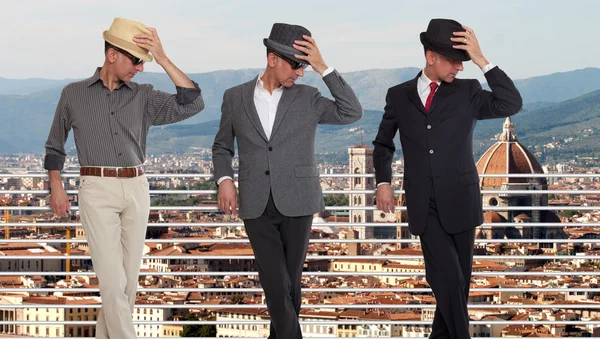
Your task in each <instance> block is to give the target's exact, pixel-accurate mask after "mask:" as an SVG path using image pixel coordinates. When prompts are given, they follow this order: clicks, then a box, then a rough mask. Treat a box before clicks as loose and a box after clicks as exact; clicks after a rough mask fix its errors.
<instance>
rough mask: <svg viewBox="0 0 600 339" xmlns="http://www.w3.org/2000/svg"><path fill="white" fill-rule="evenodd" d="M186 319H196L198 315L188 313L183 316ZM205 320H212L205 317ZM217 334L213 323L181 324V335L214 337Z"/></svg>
mask: <svg viewBox="0 0 600 339" xmlns="http://www.w3.org/2000/svg"><path fill="white" fill-rule="evenodd" d="M185 320H186V321H196V320H198V317H197V316H195V315H193V314H188V315H187V316H186V317H185ZM207 320H214V319H213V318H207ZM216 335H217V326H215V325H183V332H182V334H181V336H182V337H215V336H216Z"/></svg>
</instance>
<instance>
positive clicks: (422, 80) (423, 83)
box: [417, 70, 441, 94]
mask: <svg viewBox="0 0 600 339" xmlns="http://www.w3.org/2000/svg"><path fill="white" fill-rule="evenodd" d="M430 83H432V81H431V79H429V78H428V77H427V75H425V70H423V71H421V76H420V77H419V80H418V84H417V86H418V89H419V94H421V93H423V92H424V91H425V90H426V89H427V88H428V87H429V84H430ZM437 84H438V87H439V85H441V82H437Z"/></svg>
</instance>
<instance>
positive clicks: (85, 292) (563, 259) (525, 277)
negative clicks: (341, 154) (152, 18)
mask: <svg viewBox="0 0 600 339" xmlns="http://www.w3.org/2000/svg"><path fill="white" fill-rule="evenodd" d="M77 176H78V175H77V174H69V173H68V174H65V175H63V177H65V178H73V177H77ZM147 176H148V177H149V178H150V179H152V178H198V179H210V178H211V177H212V175H210V174H147ZM6 177H12V178H25V177H29V178H31V177H37V178H44V177H46V175H45V174H0V178H6ZM321 177H322V178H330V179H339V178H357V177H360V178H372V177H374V175H372V174H327V175H322V176H321ZM394 177H397V178H398V177H402V175H395V176H394ZM481 177H484V178H485V177H490V178H493V177H496V178H507V177H512V178H550V177H555V178H559V177H563V178H565V177H570V178H598V177H600V174H517V175H515V174H511V175H506V174H498V175H482V176H481ZM48 193H49V192H48V191H47V190H39V189H38V190H33V189H32V190H5V191H4V190H3V191H0V195H2V194H8V195H19V194H20V195H29V196H36V195H37V196H43V195H47V194H48ZM150 193H151V194H152V195H163V196H168V195H178V194H179V195H181V194H185V195H195V194H201V195H206V194H215V193H216V191H215V190H163V189H161V190H154V189H153V190H151V191H150ZM323 193H324V194H359V195H362V194H364V195H372V194H374V193H375V190H374V189H365V190H339V189H332V190H324V191H323ZM394 193H395V194H404V193H405V192H404V191H403V190H394ZM67 194H70V195H73V194H77V190H72V189H69V190H67ZM482 194H503V195H506V194H509V195H510V194H518V195H521V196H522V195H548V194H562V195H595V194H600V191H596V190H590V189H587V190H564V189H563V190H547V189H545V190H521V189H516V190H483V191H482ZM405 209H406V208H405V207H404V206H396V210H397V211H403V210H405ZM0 210H4V211H25V212H28V213H36V212H48V211H49V210H50V208H49V207H46V206H0ZM72 210H74V211H77V210H78V208H77V207H76V206H74V207H72ZM151 210H153V211H198V212H216V211H218V208H217V207H216V206H153V207H152V208H151ZM326 210H327V211H355V210H367V211H374V210H376V207H374V206H329V207H327V208H326ZM536 210H537V211H557V210H559V211H567V210H576V211H598V210H600V206H581V205H557V206H554V205H553V206H495V207H492V206H486V207H484V211H536ZM79 226H81V223H79V222H65V221H60V220H59V221H57V222H25V223H20V222H8V223H4V224H0V229H1V228H2V227H8V228H23V227H39V228H56V227H69V228H70V227H79ZM148 226H149V227H150V228H152V227H177V228H182V227H200V228H214V227H241V226H243V223H241V222H239V221H232V222H206V221H205V222H189V223H183V222H177V223H168V222H161V223H149V224H148ZM332 226H333V227H374V228H377V227H398V228H403V227H407V226H408V224H407V223H406V222H387V223H376V222H358V223H353V222H351V221H350V222H315V223H313V228H315V229H320V228H323V227H332ZM482 226H484V227H489V228H497V227H514V226H518V227H522V228H531V227H545V228H549V229H552V228H563V229H572V228H581V227H591V228H594V227H600V222H590V223H581V224H580V223H556V222H554V223H543V222H534V223H521V222H499V223H484V224H483V225H482ZM598 237H599V238H600V233H599V236H598ZM85 243H86V240H85V239H57V238H52V239H39V238H34V239H5V240H0V244H14V245H18V244H23V245H24V246H25V245H26V244H43V245H44V246H50V245H52V244H59V245H64V244H85ZM146 243H148V244H166V245H173V244H177V245H182V246H184V245H186V244H194V243H203V244H246V245H247V244H249V241H248V240H247V239H211V238H201V239H200V238H194V239H185V238H173V239H146ZM309 243H310V244H338V245H343V244H345V245H349V244H361V245H374V246H378V245H409V244H418V243H419V240H418V239H416V238H412V237H411V238H410V239H333V238H329V239H311V240H310V241H309ZM475 243H476V245H478V246H485V245H486V244H513V245H518V244H520V245H527V244H553V245H562V244H564V245H569V246H573V248H574V247H575V246H576V245H582V246H583V245H586V244H589V245H594V244H596V245H598V244H600V239H586V238H579V239H476V241H475ZM1 251H2V249H1V247H0V252H1ZM231 259H235V260H247V261H252V260H254V256H253V255H200V256H192V255H152V254H150V255H145V256H144V257H143V260H156V261H160V262H159V263H156V264H161V265H167V266H173V265H177V266H182V265H184V266H185V265H186V264H187V265H190V266H196V265H197V264H196V265H193V264H190V263H191V262H192V261H194V260H195V261H196V262H198V263H200V262H203V263H206V261H210V260H231ZM422 259H423V258H422V256H421V255H385V254H378V255H308V256H307V260H308V261H312V260H326V261H329V265H330V267H331V265H332V264H333V263H335V262H336V261H348V262H352V260H367V261H384V262H385V263H394V261H400V262H404V261H413V262H414V261H416V262H417V263H418V264H415V265H413V266H415V267H414V268H408V267H403V268H402V269H395V268H393V267H392V268H389V269H386V267H385V266H381V267H380V268H379V270H378V271H373V270H364V269H361V270H360V271H354V272H351V271H347V270H346V271H314V272H313V271H305V272H303V276H304V277H306V278H319V277H320V278H344V277H356V276H361V277H364V278H380V279H381V278H394V279H396V280H395V283H402V282H403V281H405V280H406V279H411V278H412V279H419V278H420V279H423V278H424V276H425V271H424V266H422V265H423V263H422ZM26 260H29V261H31V260H42V261H43V260H55V261H61V262H62V261H65V260H83V261H90V260H91V259H90V257H89V256H88V255H64V254H58V255H54V254H53V255H47V254H23V255H8V256H6V255H5V256H0V262H6V261H12V262H15V263H20V262H22V261H26ZM474 260H478V261H481V260H484V261H487V262H495V263H500V262H511V261H519V262H520V263H521V264H522V263H527V262H532V261H547V262H555V263H556V264H557V265H561V264H564V263H567V262H569V261H577V262H578V263H579V264H581V263H582V262H584V261H585V262H586V263H588V264H589V263H591V265H593V264H594V263H595V264H596V269H592V270H589V269H585V270H584V269H582V268H579V269H575V270H567V269H568V268H567V267H563V268H562V269H563V270H556V268H549V269H547V270H545V271H533V272H532V271H494V270H492V271H489V270H488V271H482V272H478V271H474V272H473V279H475V280H481V279H488V278H505V279H509V278H512V279H521V280H520V281H522V282H524V283H525V282H527V281H535V282H543V283H544V286H542V287H540V286H537V287H532V286H518V287H514V286H509V285H507V286H495V287H485V286H477V285H476V286H472V288H471V292H472V293H473V295H472V298H473V302H471V303H470V304H469V306H468V307H469V309H470V310H471V312H480V313H482V314H484V313H485V314H492V313H489V312H493V311H501V312H504V311H509V310H518V311H526V312H534V315H532V316H531V317H530V319H525V320H506V321H504V320H494V321H480V320H472V321H471V325H479V326H481V327H490V326H492V327H497V326H507V325H524V326H525V325H536V326H537V325H548V326H555V325H561V326H562V325H572V326H575V327H579V328H582V329H587V330H594V329H597V326H600V320H599V319H600V285H598V281H597V277H598V276H600V270H598V266H597V264H598V263H599V262H600V256H599V255H597V254H568V255H547V254H537V255H527V254H519V255H475V256H474ZM171 261H177V263H172V262H171ZM18 267H19V266H17V269H18ZM61 267H62V266H61ZM559 267H560V266H559ZM590 267H592V266H590ZM394 270H395V271H394ZM94 275H95V273H94V272H90V271H86V272H74V271H73V272H70V271H65V270H57V271H51V272H48V271H43V270H22V271H11V272H8V271H0V284H5V283H4V281H3V280H2V279H3V277H5V278H8V277H15V276H18V277H24V278H28V277H29V278H31V277H35V276H46V277H54V278H57V277H65V276H79V277H93V276H94ZM140 275H141V276H142V277H144V276H146V277H160V276H166V277H180V278H182V280H183V278H186V277H188V278H192V277H220V278H226V277H229V278H230V277H253V278H257V276H258V273H257V272H255V271H231V272H225V271H210V270H209V271H168V272H161V271H148V270H142V271H140ZM536 277H539V280H536V279H538V278H536ZM582 278H586V280H585V285H582V283H583V282H584V280H579V279H582ZM559 279H567V280H568V279H577V280H575V282H559ZM550 280H552V281H550ZM421 281H423V280H421ZM574 283H579V284H580V285H579V286H577V288H573V287H572V286H571V285H573V284H574ZM29 284H30V283H29ZM532 284H533V283H529V285H532ZM30 286H33V285H31V284H30ZM74 286H76V285H74ZM138 292H139V293H142V294H149V293H162V294H164V293H170V294H172V295H177V294H182V293H193V292H196V293H200V294H211V295H218V294H227V295H231V294H252V295H257V296H259V295H261V294H262V289H261V288H257V287H193V288H183V287H175V288H162V287H156V288H155V287H153V288H146V287H140V288H139V289H138ZM303 292H304V293H308V294H310V295H314V294H317V295H319V294H321V295H322V294H325V295H327V296H330V297H333V298H337V297H340V296H343V295H342V294H350V295H353V296H354V297H355V298H365V297H368V296H369V297H371V294H374V295H377V294H379V293H384V294H385V293H403V294H408V295H413V296H419V295H425V296H430V297H431V295H432V291H431V289H430V288H427V287H385V288H378V287H367V288H365V287H360V286H357V287H351V286H347V287H343V286H338V287H318V288H303ZM22 293H27V294H39V295H40V296H44V295H53V294H54V295H57V294H58V295H61V294H62V295H63V296H65V298H68V297H66V296H70V297H72V296H77V295H79V296H89V295H96V296H97V295H98V293H99V290H98V288H81V287H29V288H19V287H5V286H4V287H2V288H0V332H1V331H2V329H3V328H6V326H29V327H32V326H33V325H35V326H91V325H94V324H95V321H90V320H87V321H81V320H80V321H78V320H60V321H58V320H57V321H41V320H40V321H33V320H29V321H26V320H23V319H20V320H19V319H10V320H7V319H5V318H3V313H2V312H7V314H8V313H10V312H13V313H17V312H33V311H32V309H34V308H35V309H46V310H60V309H63V310H73V309H81V308H84V309H90V310H97V309H99V308H100V307H101V304H99V303H98V302H92V301H91V300H90V303H84V304H61V305H57V304H51V303H43V302H39V303H33V304H32V303H21V304H9V303H4V304H2V300H3V299H2V298H3V297H4V298H7V297H12V298H15V297H18V296H19V295H20V294H22ZM477 293H488V294H489V295H487V296H486V297H485V298H487V299H486V300H481V301H476V300H478V299H477ZM504 293H505V294H507V295H511V294H512V295H517V296H518V295H522V296H524V295H529V296H531V295H536V294H540V295H541V294H549V295H554V294H563V295H564V296H570V298H569V300H561V299H560V298H559V299H558V300H555V301H549V300H547V301H543V300H542V301H541V302H536V303H533V302H531V301H529V302H526V301H525V300H526V298H518V299H521V303H517V302H510V303H508V302H507V301H510V299H509V298H506V299H505V300H500V299H501V298H499V299H497V300H496V302H498V301H499V302H502V303H497V304H490V303H489V300H490V298H491V299H494V298H497V296H498V295H500V294H504ZM162 294H161V295H162ZM590 296H598V297H597V300H591V299H590ZM584 297H585V298H587V300H582V299H585V298H584ZM42 299H43V297H42ZM327 300H328V299H327V298H324V299H323V300H322V301H321V302H319V303H307V304H303V305H302V309H313V310H315V309H317V310H319V309H322V310H328V311H336V310H337V311H339V310H344V309H347V310H375V309H377V310H388V311H392V312H393V313H397V312H407V311H415V310H421V311H424V310H433V309H435V307H436V305H435V304H432V303H430V302H429V301H427V302H423V301H419V300H417V299H414V300H413V303H406V304H388V303H385V302H382V300H378V301H377V300H375V301H373V303H369V302H366V301H365V300H363V301H362V302H356V303H353V304H344V303H339V302H335V299H334V302H331V303H329V302H328V301H327ZM390 300H391V301H393V300H394V299H390ZM567 301H570V302H567ZM135 308H136V309H137V310H138V311H141V310H146V309H150V310H157V309H160V310H165V311H167V310H168V311H169V312H179V311H184V310H188V311H189V310H199V309H202V310H212V311H213V312H218V311H219V309H224V308H226V309H239V310H240V313H239V314H235V313H231V314H230V315H231V316H232V317H234V316H237V315H243V314H244V313H243V312H244V310H249V309H253V310H257V309H259V310H265V308H266V306H265V305H264V304H236V305H233V304H231V305H229V304H228V305H224V304H208V303H184V304H167V303H162V304H137V305H135ZM502 310H504V311H502ZM544 311H563V312H565V313H567V314H568V317H574V318H576V320H573V319H571V318H567V319H558V320H544V319H543V318H540V317H546V316H548V315H552V314H551V313H548V314H546V315H544V316H541V315H539V314H540V312H544ZM486 312H488V313H486ZM584 313H585V314H587V316H584ZM173 314H175V313H173ZM592 314H594V316H592ZM137 316H141V314H137ZM240 319H242V318H236V319H233V320H223V319H220V320H198V321H174V320H167V318H165V319H163V320H158V321H143V320H139V319H138V320H136V321H135V324H137V325H139V326H144V325H177V326H179V325H265V324H268V323H269V321H268V320H240ZM263 319H264V318H263ZM267 319H268V317H267ZM316 319H317V318H313V319H312V320H301V324H302V325H319V326H321V325H332V326H341V325H356V326H366V325H385V326H417V327H419V326H422V327H420V328H427V326H429V325H431V321H429V320H419V321H417V320H411V321H407V320H393V321H382V320H372V319H368V320H358V319H350V320H349V319H342V318H338V319H335V320H322V319H319V320H316ZM423 326H424V327H423ZM139 328H140V327H138V329H139ZM13 330H14V328H13ZM13 334H14V333H13ZM0 337H2V336H0ZM310 337H312V338H314V337H318V336H314V335H312V334H311V335H310ZM2 338H4V337H2ZM15 338H17V337H15ZM18 338H22V337H21V336H19V337H18ZM327 338H331V336H328V337H327Z"/></svg>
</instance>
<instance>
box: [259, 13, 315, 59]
mask: <svg viewBox="0 0 600 339" xmlns="http://www.w3.org/2000/svg"><path fill="white" fill-rule="evenodd" d="M302 35H308V36H311V34H310V31H309V30H308V29H306V28H304V27H302V26H298V25H289V24H282V23H275V24H273V27H272V28H271V34H269V37H268V38H265V39H263V43H264V44H265V46H266V47H267V48H268V49H271V50H273V51H274V52H275V53H277V54H281V56H283V57H286V58H289V59H292V60H294V61H296V62H299V63H301V64H307V62H306V60H300V59H298V58H296V57H295V56H294V54H298V55H306V53H304V52H301V51H299V50H297V49H295V48H294V47H293V46H292V45H293V44H294V40H304V38H303V37H302Z"/></svg>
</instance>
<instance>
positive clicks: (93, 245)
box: [44, 18, 204, 339]
mask: <svg viewBox="0 0 600 339" xmlns="http://www.w3.org/2000/svg"><path fill="white" fill-rule="evenodd" d="M104 40H105V60H104V65H103V66H102V67H101V68H98V69H97V70H96V72H95V73H94V75H93V76H92V77H91V78H88V79H85V80H82V81H79V82H74V83H71V84H69V85H67V86H66V87H65V88H64V89H63V91H62V94H61V97H60V101H59V103H58V107H57V108H56V114H55V116H54V121H53V123H52V127H51V129H50V135H49V136H48V141H47V142H46V156H45V159H44V168H45V169H46V170H48V174H49V177H50V187H51V196H50V204H51V206H52V210H53V211H54V213H55V214H56V215H58V216H66V215H67V213H68V212H69V209H70V204H69V202H68V198H67V194H66V192H65V190H64V188H63V185H62V180H61V176H60V173H61V170H62V169H63V166H64V162H65V156H66V153H65V149H64V145H65V142H66V140H67V137H68V134H69V131H70V130H71V129H73V133H74V136H75V145H76V147H77V155H78V158H79V163H80V165H81V169H80V175H81V181H80V186H79V206H80V215H81V222H82V225H83V228H84V230H85V233H86V236H87V240H88V244H89V248H90V255H91V257H92V262H93V264H94V270H95V272H96V274H97V276H98V280H99V283H100V294H101V296H102V309H101V310H100V313H99V316H98V321H97V325H96V338H126V339H134V338H136V331H135V328H134V325H133V322H132V319H131V313H132V311H133V307H134V304H135V298H136V289H137V283H138V274H139V269H140V264H141V259H142V253H143V248H144V239H145V235H146V226H147V223H148V214H149V210H150V197H149V189H148V180H147V179H146V177H145V176H144V168H143V167H142V165H143V163H144V161H145V150H146V136H147V134H148V130H149V128H150V126H152V125H164V124H169V123H174V122H178V121H181V120H184V119H187V118H189V117H191V116H193V115H195V114H197V113H198V112H200V111H201V110H202V109H203V108H204V102H203V101H202V96H201V93H200V88H198V85H197V84H196V83H194V82H193V81H191V80H190V79H189V78H188V77H187V76H186V75H185V74H184V73H183V72H182V71H180V70H179V69H178V68H177V67H176V66H175V65H174V64H173V63H172V62H171V60H170V59H169V58H168V57H167V56H166V54H165V52H164V50H163V47H162V44H161V41H160V39H159V37H158V34H157V32H156V30H155V29H153V28H148V27H146V26H145V25H143V24H141V23H138V22H135V21H130V20H126V19H121V18H116V19H115V20H114V22H113V24H112V25H111V27H110V29H109V30H108V31H105V32H104ZM152 59H155V60H156V62H157V63H158V64H159V65H160V66H161V67H162V68H163V69H164V70H165V72H166V73H167V74H168V75H169V77H170V78H171V80H172V81H173V84H175V86H176V89H177V94H176V95H171V94H168V93H165V92H161V91H157V90H154V89H153V87H152V85H141V84H136V83H134V82H131V79H132V78H133V77H134V76H135V75H136V74H137V73H138V72H142V71H143V70H144V62H146V61H148V62H149V61H152Z"/></svg>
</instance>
